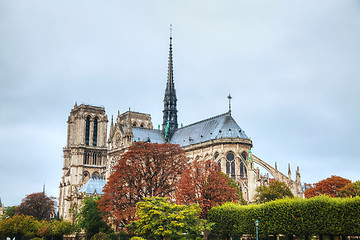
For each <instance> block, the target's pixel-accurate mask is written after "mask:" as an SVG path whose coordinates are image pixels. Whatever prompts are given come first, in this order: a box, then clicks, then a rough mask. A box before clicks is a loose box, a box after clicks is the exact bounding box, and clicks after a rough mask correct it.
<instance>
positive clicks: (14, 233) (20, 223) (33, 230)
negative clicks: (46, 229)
mask: <svg viewBox="0 0 360 240" xmlns="http://www.w3.org/2000/svg"><path fill="white" fill-rule="evenodd" d="M39 228H40V222H39V221H37V220H36V219H35V218H34V217H33V216H24V215H14V216H13V217H12V218H7V219H3V220H1V221H0V236H6V237H10V238H14V237H16V238H20V237H21V236H25V237H27V238H31V237H34V236H36V235H37V232H38V230H39Z"/></svg>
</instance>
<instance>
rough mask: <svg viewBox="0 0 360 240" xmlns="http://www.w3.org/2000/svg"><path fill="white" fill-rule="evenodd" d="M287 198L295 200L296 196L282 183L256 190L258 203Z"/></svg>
mask: <svg viewBox="0 0 360 240" xmlns="http://www.w3.org/2000/svg"><path fill="white" fill-rule="evenodd" d="M286 197H289V198H293V197H294V194H293V193H292V192H291V190H290V188H289V187H288V186H287V185H286V184H285V183H283V182H280V181H274V182H272V183H270V184H269V186H260V187H257V188H256V194H255V199H256V202H257V203H264V202H269V201H273V200H275V199H282V198H286Z"/></svg>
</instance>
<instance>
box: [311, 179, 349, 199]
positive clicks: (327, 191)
mask: <svg viewBox="0 0 360 240" xmlns="http://www.w3.org/2000/svg"><path fill="white" fill-rule="evenodd" d="M347 184H351V181H350V180H348V179H345V178H342V177H338V176H331V177H329V178H327V179H324V180H322V181H320V182H317V183H315V184H314V186H313V188H308V189H306V190H305V192H304V195H305V198H311V197H315V196H319V195H327V196H329V197H340V195H339V193H340V190H341V189H342V188H344V187H345V186H346V185H347Z"/></svg>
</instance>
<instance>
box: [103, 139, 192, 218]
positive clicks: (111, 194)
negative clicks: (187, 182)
mask: <svg viewBox="0 0 360 240" xmlns="http://www.w3.org/2000/svg"><path fill="white" fill-rule="evenodd" d="M186 168H187V158H186V156H185V152H184V150H182V149H181V148H180V147H179V146H178V145H173V144H156V143H143V142H136V143H134V145H133V146H131V147H129V149H128V151H127V152H126V153H125V154H123V155H122V157H121V159H120V160H119V163H118V164H117V165H116V166H115V167H114V170H115V172H114V173H113V174H112V175H111V176H110V178H109V181H108V183H107V184H106V185H105V187H104V190H103V191H104V195H103V196H102V198H101V200H100V205H99V207H100V209H101V210H102V211H104V212H106V213H108V214H110V215H111V216H112V217H115V219H116V221H115V223H116V224H119V223H121V224H123V225H126V224H128V223H130V222H131V221H132V220H133V219H134V217H135V208H136V203H138V202H140V201H142V199H143V198H144V197H152V196H157V197H172V196H173V195H174V193H175V191H176V187H177V183H178V181H179V179H180V176H181V174H182V172H183V171H184V169H186Z"/></svg>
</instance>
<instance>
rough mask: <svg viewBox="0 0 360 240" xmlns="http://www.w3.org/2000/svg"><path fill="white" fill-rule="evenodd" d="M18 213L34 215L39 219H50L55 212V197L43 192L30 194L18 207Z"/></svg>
mask: <svg viewBox="0 0 360 240" xmlns="http://www.w3.org/2000/svg"><path fill="white" fill-rule="evenodd" d="M16 213H17V214H19V215H29V216H33V217H35V218H36V219H38V220H43V219H46V220H49V219H50V215H51V214H52V213H54V197H48V196H46V195H45V193H43V192H38V193H33V194H29V195H27V196H26V197H25V198H24V199H23V200H22V202H21V204H20V206H18V207H17V208H16Z"/></svg>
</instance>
